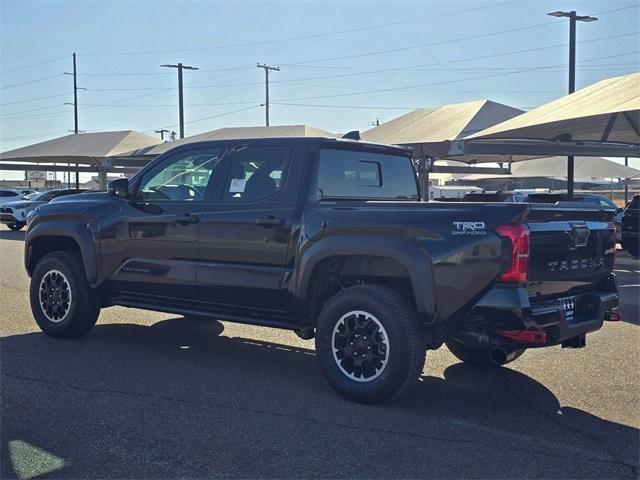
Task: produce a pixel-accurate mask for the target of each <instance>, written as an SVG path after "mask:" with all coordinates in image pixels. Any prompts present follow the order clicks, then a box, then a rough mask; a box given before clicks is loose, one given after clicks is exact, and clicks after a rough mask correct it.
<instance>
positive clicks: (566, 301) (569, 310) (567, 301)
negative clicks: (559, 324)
mask: <svg viewBox="0 0 640 480" xmlns="http://www.w3.org/2000/svg"><path fill="white" fill-rule="evenodd" d="M558 303H559V304H560V306H561V307H562V308H563V309H564V318H565V319H566V320H567V322H570V323H572V322H574V321H575V320H576V297H575V295H572V296H571V297H562V298H559V299H558Z"/></svg>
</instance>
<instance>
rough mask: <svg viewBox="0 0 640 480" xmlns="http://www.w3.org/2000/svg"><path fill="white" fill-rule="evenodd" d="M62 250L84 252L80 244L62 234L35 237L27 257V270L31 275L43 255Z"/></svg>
mask: <svg viewBox="0 0 640 480" xmlns="http://www.w3.org/2000/svg"><path fill="white" fill-rule="evenodd" d="M62 250H67V251H73V252H78V253H82V252H81V251H80V245H78V243H77V242H76V241H75V240H74V239H73V238H71V237H60V236H53V235H52V236H49V235H47V236H42V237H38V238H36V239H34V240H33V241H32V242H31V243H30V244H29V253H28V257H27V271H28V272H29V275H31V274H32V273H33V270H34V269H35V268H36V265H37V264H38V262H39V261H40V259H41V258H42V257H44V256H45V255H47V254H48V253H51V252H59V251H62Z"/></svg>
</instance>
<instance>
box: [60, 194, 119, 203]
mask: <svg viewBox="0 0 640 480" xmlns="http://www.w3.org/2000/svg"><path fill="white" fill-rule="evenodd" d="M112 200H113V197H112V196H111V195H109V194H108V193H107V192H91V193H76V194H73V195H63V196H61V197H57V198H54V199H53V200H51V201H50V202H49V203H68V202H92V203H110V202H111V201H112Z"/></svg>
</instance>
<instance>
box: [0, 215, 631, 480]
mask: <svg viewBox="0 0 640 480" xmlns="http://www.w3.org/2000/svg"><path fill="white" fill-rule="evenodd" d="M0 228H2V230H1V231H0V302H1V304H2V310H1V311H2V316H1V322H0V331H1V335H2V339H1V348H0V355H1V357H0V358H1V374H2V376H1V392H0V393H1V397H0V401H1V425H0V427H1V429H0V430H1V442H2V446H1V450H0V453H1V457H0V460H1V465H2V466H1V469H2V470H1V474H2V478H16V477H18V478H32V477H34V476H40V477H42V478H98V477H99V478H124V477H127V478H169V477H172V478H174V477H207V478H228V477H234V478H257V477H262V478H264V477H269V478H275V477H277V478H285V477H286V478H290V477H296V478H301V477H303V478H328V477H331V478H345V477H357V478H380V477H386V478H389V477H390V478H408V477H411V478H427V477H429V478H461V477H464V478H480V477H482V478H487V477H502V478H504V477H509V478H513V477H519V478H523V477H527V478H557V477H563V478H604V477H606V478H638V457H639V452H640V445H639V442H640V435H639V430H638V428H639V427H640V368H639V366H640V326H639V324H640V312H639V310H640V305H639V298H640V261H639V260H638V259H633V258H630V257H629V256H628V255H627V254H626V253H621V254H620V255H619V256H618V258H617V261H616V270H617V272H616V273H617V274H618V279H619V286H620V293H621V296H622V312H623V315H624V321H623V322H615V323H607V324H605V327H604V328H603V329H602V330H601V331H599V332H597V333H595V334H592V335H590V336H589V337H588V340H587V348H585V349H581V350H571V349H565V350H561V349H560V348H559V347H554V348H549V349H543V350H534V351H529V352H527V353H526V354H525V355H524V356H523V357H522V358H521V359H519V360H518V361H516V362H514V363H513V364H511V365H509V367H508V368H498V369H482V368H473V367H468V366H465V365H463V364H461V363H459V362H458V361H457V360H456V359H455V357H453V356H452V355H451V354H450V353H449V352H448V351H447V350H446V348H442V349H440V350H438V351H435V352H429V353H428V355H427V361H426V364H425V366H424V370H423V375H422V378H421V379H420V385H419V387H418V388H417V389H416V391H415V394H414V395H413V396H412V397H410V398H408V399H405V400H403V401H396V402H392V403H389V404H385V405H382V406H363V405H357V404H353V403H350V402H348V401H346V400H343V399H342V398H341V397H338V396H337V395H336V394H335V393H334V392H333V391H332V390H331V388H330V387H329V386H328V385H327V384H326V383H325V381H324V379H323V377H322V375H321V373H320V370H319V367H318V365H317V362H316V359H315V354H314V350H313V342H312V341H302V340H299V339H298V338H297V337H296V336H295V335H294V334H293V333H290V332H286V331H278V330H274V329H268V328H260V327H251V326H244V325H235V324H232V323H227V322H214V321H211V322H208V321H197V322H196V321H187V320H185V319H183V318H178V317H176V316H174V315H167V314H158V313H151V312H144V311H140V310H132V309H125V308H120V307H113V308H109V309H107V310H104V311H103V312H102V314H101V316H100V319H99V321H98V324H97V326H96V327H95V328H94V329H93V331H92V332H91V333H90V334H89V335H88V336H86V337H85V338H83V339H80V340H67V341H65V340H55V339H51V338H48V337H46V336H44V335H43V334H41V333H40V332H39V330H37V328H36V326H35V323H34V321H33V319H32V317H31V313H30V310H29V302H28V278H27V276H26V274H25V272H24V270H23V266H22V254H23V238H24V234H23V232H9V231H8V230H6V229H4V227H0Z"/></svg>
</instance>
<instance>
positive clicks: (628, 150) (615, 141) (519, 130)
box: [427, 73, 640, 163]
mask: <svg viewBox="0 0 640 480" xmlns="http://www.w3.org/2000/svg"><path fill="white" fill-rule="evenodd" d="M639 125H640V73H634V74H630V75H624V76H621V77H614V78H609V79H606V80H602V81H600V82H598V83H595V84H593V85H590V86H588V87H586V88H583V89H582V90H578V91H577V92H575V93H572V94H570V95H567V96H565V97H562V98H559V99H557V100H554V101H552V102H549V103H547V104H545V105H542V106H540V107H538V108H536V109H533V110H531V111H529V112H527V113H524V114H522V115H518V116H517V117H514V118H511V119H509V120H506V121H504V122H502V123H499V124H497V125H494V126H492V127H489V128H487V129H485V130H483V131H481V132H478V133H475V134H473V135H470V136H468V137H466V138H464V139H461V140H453V141H451V142H448V151H447V152H446V153H445V154H444V155H442V153H444V152H443V150H444V149H440V151H439V152H432V153H435V154H436V155H435V156H441V157H447V158H453V159H456V160H461V161H464V162H467V163H480V162H495V161H506V160H512V161H519V160H527V159H529V158H531V157H532V156H537V157H539V156H553V155H582V156H597V157H638V156H640V127H639ZM427 153H429V152H427ZM438 154H440V155H438ZM500 156H502V159H501V160H500V159H499V157H500Z"/></svg>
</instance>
